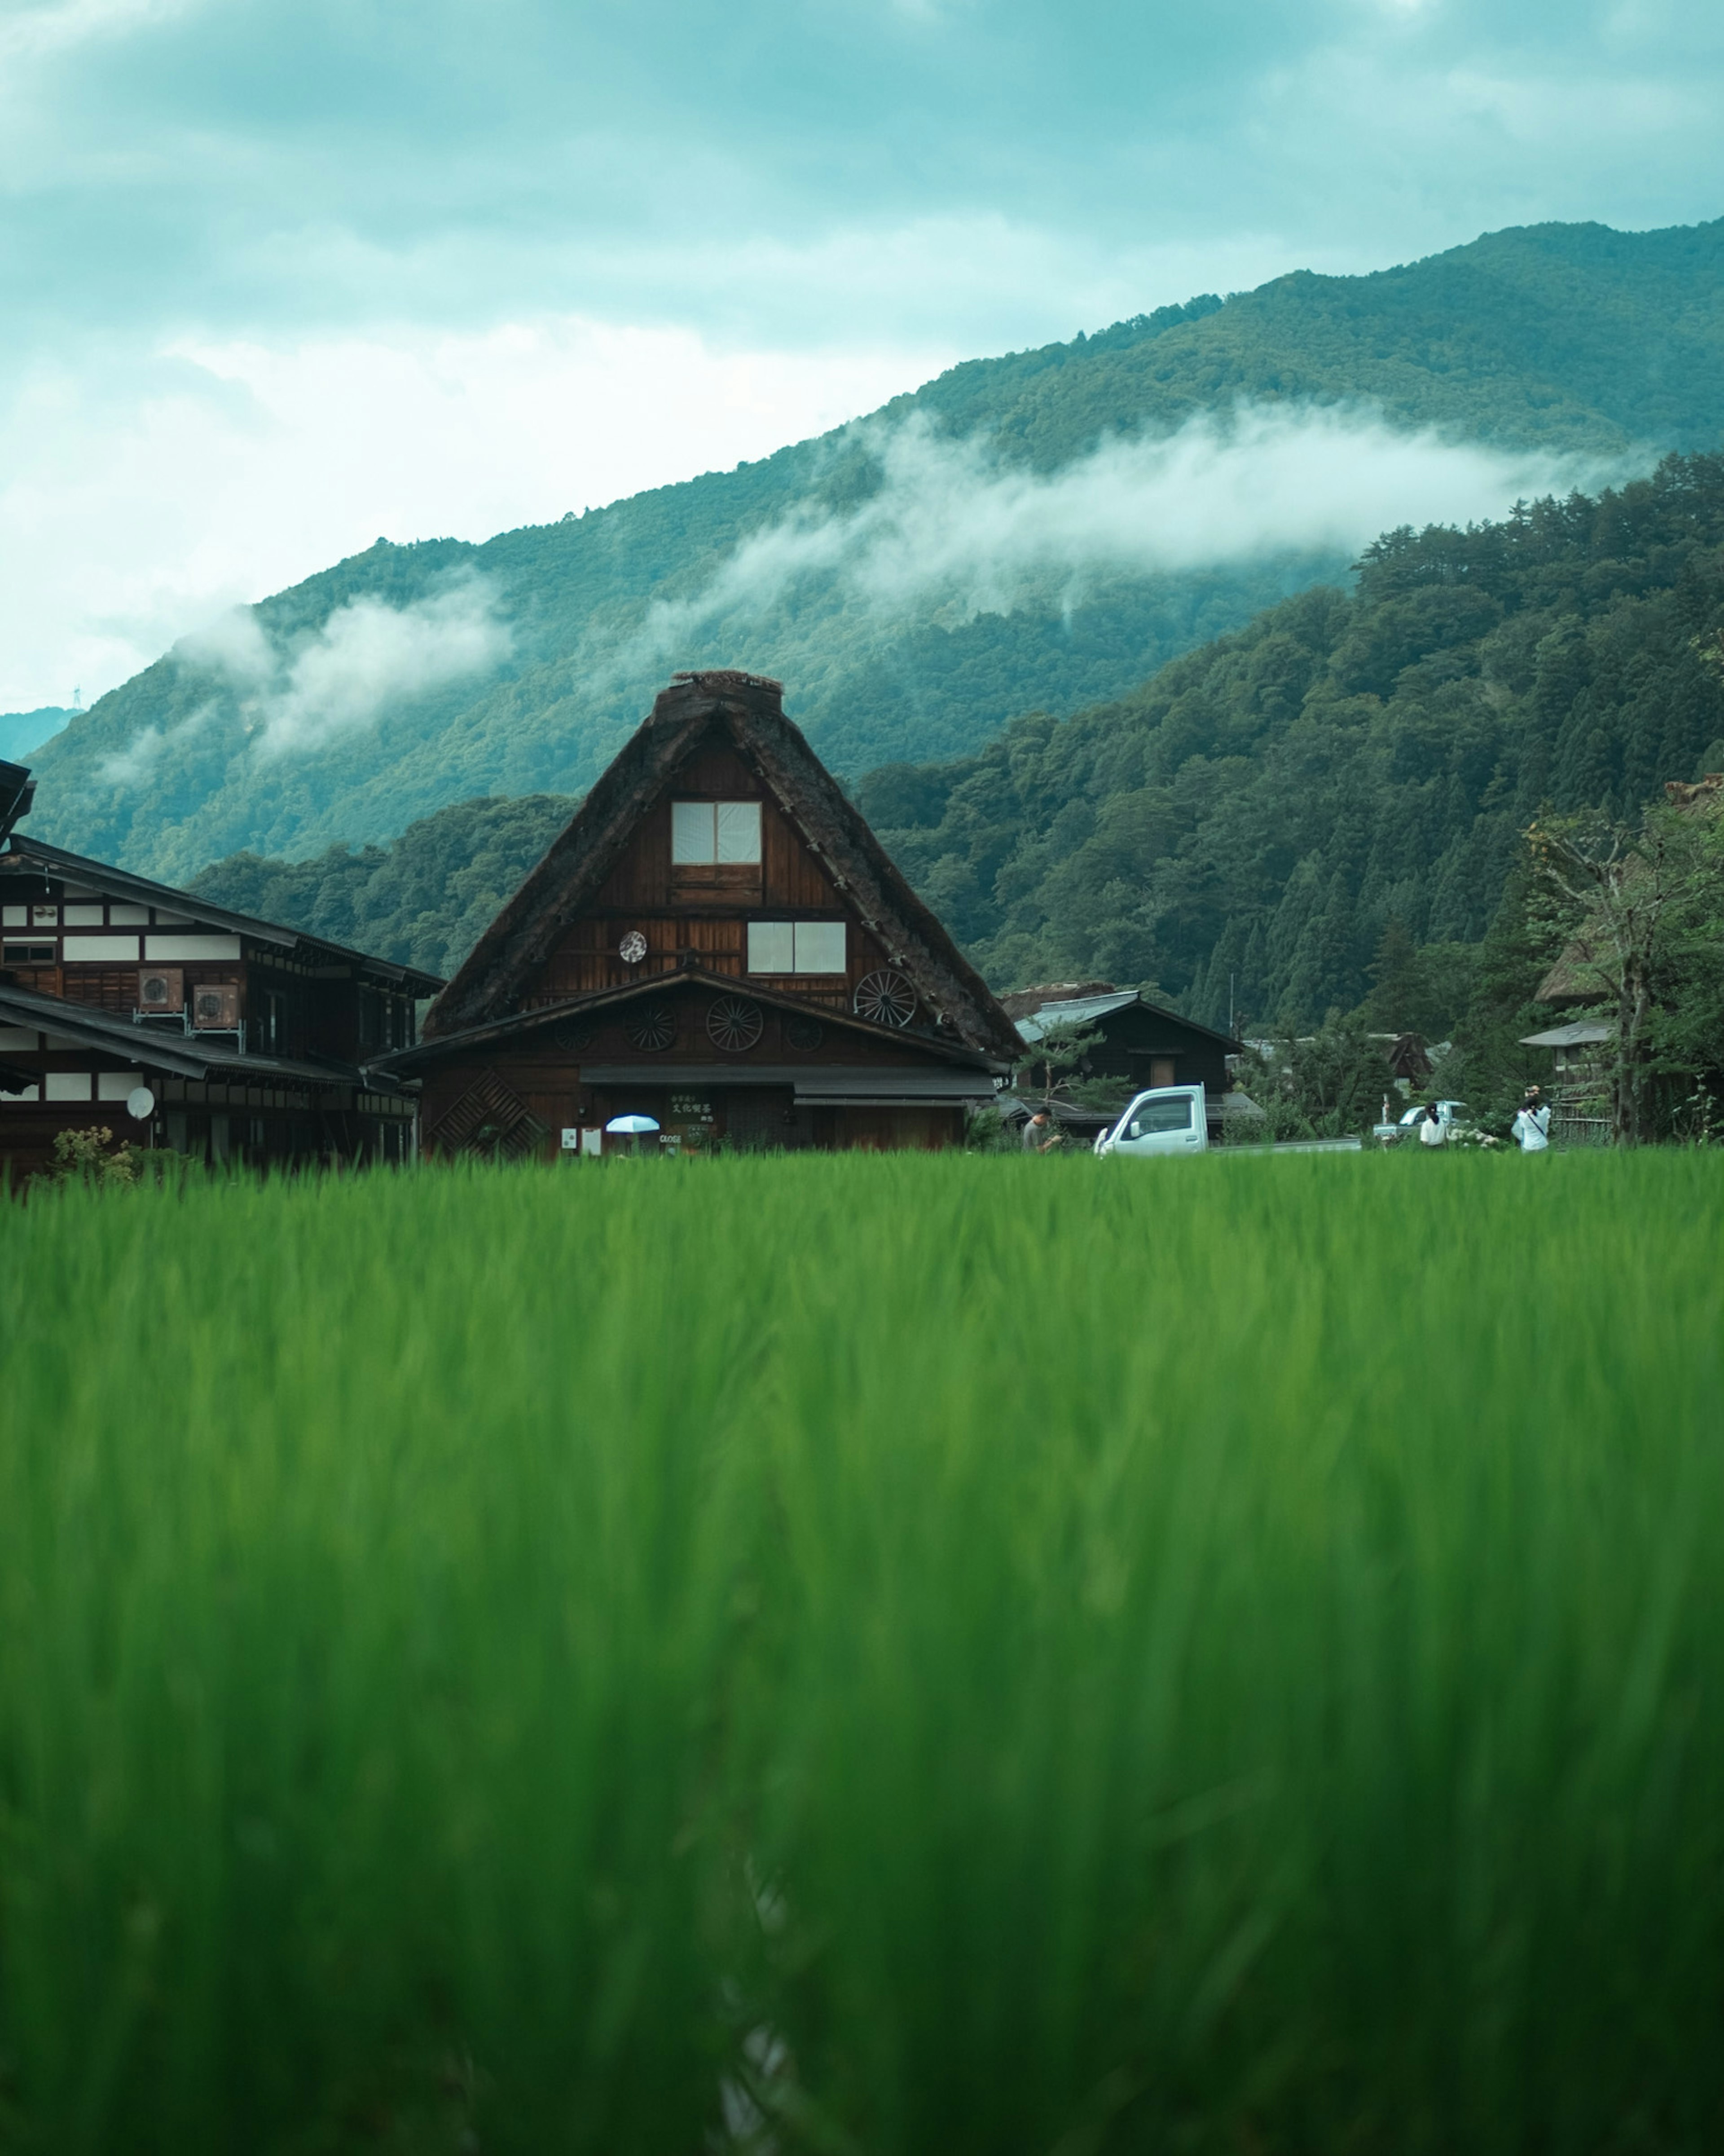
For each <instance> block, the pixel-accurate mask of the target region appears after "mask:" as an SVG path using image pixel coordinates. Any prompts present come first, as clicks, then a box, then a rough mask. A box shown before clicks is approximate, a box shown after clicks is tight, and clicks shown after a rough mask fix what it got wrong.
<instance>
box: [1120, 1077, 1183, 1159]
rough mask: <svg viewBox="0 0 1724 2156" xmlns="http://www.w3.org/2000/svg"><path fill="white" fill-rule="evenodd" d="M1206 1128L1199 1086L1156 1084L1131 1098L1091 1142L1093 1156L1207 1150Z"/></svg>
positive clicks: (1134, 1156) (1132, 1156) (1148, 1155)
mask: <svg viewBox="0 0 1724 2156" xmlns="http://www.w3.org/2000/svg"><path fill="white" fill-rule="evenodd" d="M1208 1149H1209V1127H1208V1119H1207V1117H1206V1116H1205V1114H1204V1111H1203V1087H1202V1086H1152V1087H1151V1089H1150V1091H1148V1092H1147V1093H1139V1094H1137V1096H1135V1097H1134V1099H1133V1100H1132V1102H1131V1106H1130V1107H1128V1108H1127V1109H1126V1112H1125V1113H1124V1115H1122V1116H1121V1117H1120V1119H1119V1121H1118V1122H1116V1124H1114V1126H1113V1127H1112V1128H1111V1130H1106V1131H1104V1132H1102V1133H1101V1137H1099V1138H1097V1139H1096V1141H1095V1157H1096V1158H1097V1159H1098V1160H1101V1159H1103V1158H1106V1156H1107V1155H1108V1154H1109V1153H1118V1154H1120V1155H1121V1157H1122V1158H1126V1159H1129V1160H1147V1159H1149V1158H1151V1156H1152V1155H1153V1154H1157V1153H1170V1152H1172V1153H1186V1152H1208Z"/></svg>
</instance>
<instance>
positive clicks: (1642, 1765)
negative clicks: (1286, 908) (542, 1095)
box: [0, 1152, 1724, 2156]
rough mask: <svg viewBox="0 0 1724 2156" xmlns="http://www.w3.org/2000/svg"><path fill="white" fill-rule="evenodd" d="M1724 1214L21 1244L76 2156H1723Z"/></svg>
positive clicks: (1424, 1205) (1684, 1202) (51, 2015)
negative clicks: (1592, 2155)
mask: <svg viewBox="0 0 1724 2156" xmlns="http://www.w3.org/2000/svg"><path fill="white" fill-rule="evenodd" d="M1721 1222H1724V1158H1720V1157H1718V1156H1717V1155H1715V1154H1711V1153H1706V1152H1660V1153H1644V1154H1639V1155H1628V1156H1617V1155H1595V1156H1591V1157H1588V1156H1583V1155H1578V1154H1577V1155H1564V1156H1556V1155H1547V1156H1545V1157H1543V1158H1537V1159H1532V1160H1522V1159H1521V1158H1518V1157H1516V1158H1507V1159H1504V1158H1491V1157H1476V1158H1448V1157H1446V1156H1437V1157H1435V1158H1419V1157H1413V1158H1403V1157H1401V1156H1400V1155H1398V1154H1392V1155H1389V1156H1387V1157H1370V1156H1365V1155H1349V1156H1337V1157H1311V1156H1304V1157H1299V1158H1291V1159H1285V1160H1275V1159H1273V1158H1264V1157H1239V1158H1230V1157H1229V1156H1228V1155H1226V1154H1219V1155H1211V1156H1209V1157H1208V1158H1206V1159H1203V1160H1199V1161H1191V1162H1179V1163H1131V1164H1124V1163H1112V1164H1101V1163H1095V1162H1094V1161H1092V1160H1090V1159H1089V1158H1076V1159H1058V1160H1055V1159H1049V1160H1040V1159H1017V1158H1011V1159H1006V1158H988V1157H979V1156H969V1157H966V1156H944V1157H927V1156H916V1157H907V1156H895V1157H891V1156H881V1157H848V1158H845V1157H835V1158H834V1157H827V1158H819V1157H800V1158H784V1159H780V1160H771V1159H751V1158H738V1159H720V1160H714V1161H699V1162H688V1163H654V1162H639V1163H636V1162H624V1163H616V1164H614V1165H607V1166H605V1167H603V1168H598V1167H594V1166H592V1165H590V1164H587V1165H582V1166H581V1167H578V1168H577V1167H575V1166H572V1165H569V1166H567V1167H565V1168H562V1169H561V1170H560V1171H552V1170H551V1169H546V1168H531V1169H518V1170H498V1171H494V1172H479V1171H475V1172H473V1173H459V1172H449V1173H443V1172H431V1171H426V1172H421V1173H412V1174H403V1175H395V1176H391V1175H385V1174H378V1175H376V1176H373V1177H371V1178H357V1179H341V1180H326V1181H322V1182H314V1181H307V1182H305V1183H300V1184H298V1185H293V1184H286V1183H276V1184H272V1185H260V1184H255V1183H244V1182H234V1183H226V1184H218V1183H210V1184H207V1185H200V1186H198V1187H193V1188H187V1189H186V1190H185V1191H183V1192H179V1193H176V1192H172V1191H166V1190H159V1189H144V1188H140V1189H136V1190H124V1189H121V1190H80V1189H71V1190H67V1191H64V1192H55V1193H46V1194H41V1195H38V1196H35V1197H33V1198H32V1199H31V1200H30V1201H29V1202H28V1204H23V1205H19V1204H15V1203H14V1204H9V1205H7V1206H5V1207H4V1208H3V1209H0V1291H3V1302H0V1309H3V1312H4V1317H3V1332H0V1403H3V1430H0V2148H3V2149H4V2150H6V2151H8V2152H12V2151H28V2152H43V2156H95V2153H96V2152H103V2156H105V2152H110V2151H112V2152H125V2156H230V2153H231V2156H328V2153H329V2152H337V2151H341V2152H345V2151H350V2150H353V2151H358V2150H364V2151H387V2152H391V2156H396V2152H400V2153H401V2156H405V2152H413V2156H443V2152H448V2156H457V2153H458V2152H480V2151H482V2152H498V2156H502V2152H521V2156H552V2152H556V2153H557V2156H561V2152H564V2151H580V2152H586V2151H592V2152H604V2156H659V2152H664V2156H717V2152H722V2151H725V2150H728V2149H748V2150H753V2151H758V2152H760V2156H765V2152H767V2151H768V2150H771V2151H776V2152H782V2156H793V2152H803V2151H806V2152H808V2156H935V2152H938V2153H939V2156H972V2152H973V2156H1016V2152H1020V2151H1021V2152H1024V2156H1102V2152H1111V2151H1124V2150H1131V2151H1138V2150H1142V2151H1154V2152H1158V2153H1159V2152H1170V2156H1208V2152H1211V2151H1214V2152H1225V2156H1284V2152H1285V2156H1378V2152H1381V2156H1424V2152H1433V2153H1434V2152H1455V2156H1461V2152H1465V2156H1493V2152H1497V2151H1516V2152H1523V2151H1524V2152H1537V2156H1564V2152H1569V2151H1573V2152H1599V2156H1654V2153H1656V2156H1662V2153H1663V2152H1677V2151H1680V2152H1694V2156H1701V2152H1710V2151H1715V2150H1716V2149H1718V2148H1721V2147H1724V1234H1721Z"/></svg>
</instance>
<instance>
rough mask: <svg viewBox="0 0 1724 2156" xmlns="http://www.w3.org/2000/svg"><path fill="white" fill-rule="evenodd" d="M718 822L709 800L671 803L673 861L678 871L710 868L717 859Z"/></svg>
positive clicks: (671, 856)
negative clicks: (716, 831) (716, 828)
mask: <svg viewBox="0 0 1724 2156" xmlns="http://www.w3.org/2000/svg"><path fill="white" fill-rule="evenodd" d="M715 826H716V817H715V814H714V809H713V804H712V803H711V802H710V801H673V802H672V803H671V804H670V860H671V864H672V865H673V866H674V867H677V868H710V867H711V865H712V863H713V862H714V861H716V860H717V858H718V848H717V842H716V836H715Z"/></svg>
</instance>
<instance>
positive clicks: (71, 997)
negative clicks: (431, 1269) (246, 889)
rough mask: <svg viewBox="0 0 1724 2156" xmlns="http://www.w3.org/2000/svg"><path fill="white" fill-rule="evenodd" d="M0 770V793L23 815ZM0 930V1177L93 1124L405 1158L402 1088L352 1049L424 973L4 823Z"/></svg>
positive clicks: (377, 1039) (173, 1144) (406, 1091)
mask: <svg viewBox="0 0 1724 2156" xmlns="http://www.w3.org/2000/svg"><path fill="white" fill-rule="evenodd" d="M8 771H9V772H11V773H13V774H14V778H23V777H24V776H25V775H24V774H23V773H19V771H18V767H16V766H11V767H0V812H4V811H6V810H7V809H8V807H9V808H10V812H11V813H12V814H23V813H24V811H25V809H27V808H28V805H29V793H28V786H27V785H18V784H16V783H13V780H9V779H8V777H7V773H8ZM8 789H9V790H8ZM3 828H4V824H3V815H0V832H3ZM0 931H3V940H0V1176H5V1175H9V1176H10V1177H11V1178H13V1181H14V1182H16V1181H20V1180H22V1179H23V1178H25V1177H27V1176H28V1175H29V1174H31V1173H34V1172H36V1171H37V1170H39V1169H40V1168H44V1167H45V1166H46V1165H47V1164H48V1163H49V1161H50V1160H51V1159H52V1157H53V1149H54V1138H55V1137H56V1136H57V1135H58V1134H59V1132H61V1131H63V1130H67V1129H79V1128H90V1129H94V1128H98V1127H103V1126H105V1127H107V1128H109V1129H110V1131H112V1132H113V1133H114V1136H115V1139H116V1140H121V1139H123V1140H126V1141H129V1142H131V1143H133V1144H135V1145H140V1146H143V1147H168V1148H171V1149H172V1150H173V1151H175V1152H181V1153H186V1154H189V1155H192V1156H193V1157H194V1158H199V1159H203V1160H208V1161H213V1162H222V1161H230V1160H231V1161H235V1162H239V1161H244V1162H249V1163H253V1164H255V1165H282V1166H286V1165H291V1164H294V1163H311V1162H319V1161H322V1162H328V1161H350V1162H358V1161H364V1160H406V1159H408V1158H411V1157H412V1154H413V1127H414V1116H415V1112H416V1109H417V1105H418V1103H417V1100H416V1097H415V1091H414V1089H413V1088H412V1087H410V1086H406V1085H404V1084H403V1081H401V1080H400V1079H398V1078H397V1077H394V1076H393V1075H388V1074H387V1073H374V1072H372V1071H371V1070H369V1069H368V1067H367V1066H368V1065H370V1064H371V1063H372V1061H374V1060H376V1059H377V1058H378V1057H380V1056H382V1055H386V1054H387V1053H388V1052H389V1051H390V1050H396V1049H401V1048H405V1047H408V1046H410V1045H412V1043H413V1039H414V1035H415V1023H414V1012H415V1007H416V1005H415V999H416V998H421V997H423V996H427V995H429V994H431V993H433V992H434V990H436V989H437V988H440V987H441V986H442V983H441V982H440V981H439V979H438V978H437V977H436V976H435V975H434V974H429V973H419V972H418V971H416V970H415V969H414V968H412V967H408V966H397V965H393V964H391V963H389V962H387V960H384V959H380V958H372V957H367V955H366V954H365V953H364V952H358V951H350V950H348V949H346V947H344V946H342V945H341V944H338V943H331V942H329V941H328V940H327V939H326V938H325V937H318V936H308V935H306V934H305V932H303V931H301V930H299V929H295V928H289V927H284V926H282V925H281V924H280V923H279V922H275V921H257V920H254V919H252V918H250V917H249V916H245V915H241V914H236V913H233V912H232V911H229V910H228V908H226V907H224V906H212V905H210V904H209V902H208V901H207V900H204V899H201V898H198V897H195V896H193V895H192V893H190V892H188V891H177V890H175V889H173V888H172V886H171V885H167V884H159V883H154V882H151V880H148V879H147V878H146V877H143V876H136V875H131V874H129V873H128V872H127V871H126V870H123V869H115V868H110V867H109V866H108V865H106V863H105V862H101V861H94V860H86V859H85V858H84V856H82V855H78V854H72V853H68V852H67V851H66V850H64V848H62V847H59V846H53V845H49V844H46V843H45V842H44V841H43V840H41V839H31V838H27V837H25V836H23V834H21V833H19V832H18V831H15V830H14V831H13V833H12V834H11V835H10V837H9V838H8V839H7V840H6V844H5V848H4V850H3V851H0Z"/></svg>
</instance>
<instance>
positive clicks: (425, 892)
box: [192, 793, 580, 979]
mask: <svg viewBox="0 0 1724 2156" xmlns="http://www.w3.org/2000/svg"><path fill="white" fill-rule="evenodd" d="M579 805H580V804H579V803H578V802H577V801H575V800H572V799H571V798H568V797H567V795H564V794H555V793H531V794H528V795H526V796H525V797H524V798H521V799H520V800H495V799H481V800H477V801H460V802H457V803H454V806H453V807H451V808H439V810H438V811H437V813H436V814H435V815H433V816H426V817H423V818H421V819H420V820H419V821H418V823H416V824H409V825H408V828H407V829H406V830H405V831H403V833H402V834H401V836H400V837H399V838H398V839H396V840H395V842H394V843H393V844H392V845H388V846H364V847H362V848H361V849H360V850H359V851H358V852H357V853H356V852H354V851H352V850H351V849H350V848H348V847H346V846H331V848H330V849H329V850H328V851H327V852H326V853H323V854H320V855H317V856H316V858H315V859H314V860H309V861H285V860H263V859H260V858H259V855H256V854H234V855H230V856H229V857H228V860H224V861H217V862H216V863H215V864H214V865H213V866H212V867H210V868H208V869H206V870H204V872H203V875H200V876H198V878H197V879H196V880H195V881H194V882H193V884H192V889H193V890H194V891H198V892H199V893H201V894H202V895H203V896H204V897H205V898H208V899H213V901H215V902H216V903H217V904H218V906H231V907H232V908H233V910H234V911H235V912H238V913H249V914H250V915H251V916H253V917H254V919H256V920H259V921H282V922H285V923H286V924H287V925H288V926H290V927H295V928H303V929H305V931H306V932H308V933H310V934H311V935H314V936H326V937H329V938H330V940H331V942H336V943H346V944H347V945H348V946H349V947H351V948H352V949H354V950H357V951H368V952H372V953H373V954H374V955H376V956H377V957H382V958H392V959H393V960H394V961H395V962H397V963H398V964H399V965H403V966H418V967H421V968H423V970H424V971H425V972H426V973H440V974H442V975H443V976H444V978H445V979H447V978H449V976H450V975H451V974H452V973H454V970H455V968H456V967H457V966H459V964H460V962H461V961H462V959H463V958H464V957H466V955H467V953H468V952H469V951H470V950H471V949H472V948H473V946H474V945H475V943H476V942H478V941H479V938H480V936H481V935H482V934H483V933H484V932H485V930H486V929H487V928H489V927H490V924H491V922H492V921H494V920H495V918H496V916H497V915H498V913H499V912H500V911H501V910H502V907H503V905H504V902H505V901H506V900H508V899H510V898H512V897H513V896H514V895H515V893H516V891H517V890H518V889H519V888H520V886H521V883H522V881H523V880H525V878H526V873H527V870H529V869H531V868H532V867H534V866H535V865H536V864H537V863H538V861H539V860H540V859H541V856H542V855H544V853H545V850H546V848H547V847H548V846H549V845H550V844H551V841H552V839H554V838H555V837H556V836H557V833H558V832H559V831H560V830H562V828H563V826H564V824H567V822H568V820H569V819H570V817H571V816H572V815H573V814H574V813H575V810H576V809H577V808H578V807H579Z"/></svg>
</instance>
